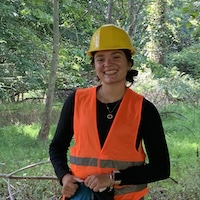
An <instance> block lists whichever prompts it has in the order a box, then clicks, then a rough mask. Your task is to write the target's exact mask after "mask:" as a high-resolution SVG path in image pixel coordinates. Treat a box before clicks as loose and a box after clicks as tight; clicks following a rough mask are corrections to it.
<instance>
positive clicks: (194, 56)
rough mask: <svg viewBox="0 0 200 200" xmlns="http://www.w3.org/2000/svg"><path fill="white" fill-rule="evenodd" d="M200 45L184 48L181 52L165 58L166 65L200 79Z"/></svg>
mask: <svg viewBox="0 0 200 200" xmlns="http://www.w3.org/2000/svg"><path fill="white" fill-rule="evenodd" d="M199 49H200V43H199V44H194V45H192V46H190V47H187V48H184V49H183V50H182V51H180V52H175V53H170V54H169V55H168V56H166V58H165V65H166V66H168V67H174V66H176V67H177V68H178V69H179V70H180V71H181V72H184V73H186V74H190V75H191V76H192V77H193V78H195V79H199V78H200V59H199V58H200V51H199Z"/></svg>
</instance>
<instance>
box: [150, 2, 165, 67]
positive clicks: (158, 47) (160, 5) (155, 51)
mask: <svg viewBox="0 0 200 200" xmlns="http://www.w3.org/2000/svg"><path fill="white" fill-rule="evenodd" d="M165 6H166V5H165V0H156V1H154V2H152V3H151V9H150V13H149V18H150V19H151V20H150V25H149V28H148V29H149V33H150V34H149V35H150V42H149V44H148V57H149V58H150V60H153V61H155V62H156V63H158V64H162V63H163V53H164V52H163V51H164V43H165V37H164V35H165V33H164V32H165V14H166V13H165V12H166V11H165Z"/></svg>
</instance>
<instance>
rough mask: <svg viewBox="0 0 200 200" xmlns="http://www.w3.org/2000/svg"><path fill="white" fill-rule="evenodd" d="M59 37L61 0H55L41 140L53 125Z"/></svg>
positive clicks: (46, 136)
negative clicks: (50, 56) (51, 50)
mask: <svg viewBox="0 0 200 200" xmlns="http://www.w3.org/2000/svg"><path fill="white" fill-rule="evenodd" d="M59 39H60V33H59V0H54V1H53V53H52V60H51V69H50V76H49V84H48V91H47V99H46V105H45V110H44V113H43V119H42V125H41V129H40V132H39V135H38V139H41V140H46V139H47V138H48V136H49V130H50V125H51V116H52V105H53V99H54V89H55V81H56V71H57V67H58V51H59Z"/></svg>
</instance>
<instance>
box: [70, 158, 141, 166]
mask: <svg viewBox="0 0 200 200" xmlns="http://www.w3.org/2000/svg"><path fill="white" fill-rule="evenodd" d="M70 163H71V164H75V165H81V166H87V167H89V166H93V167H98V159H97V158H80V157H75V156H70ZM143 164H144V162H127V161H119V160H100V161H99V167H101V168H115V169H126V168H128V167H133V166H141V165H143Z"/></svg>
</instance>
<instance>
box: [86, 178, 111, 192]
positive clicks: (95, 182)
mask: <svg viewBox="0 0 200 200" xmlns="http://www.w3.org/2000/svg"><path fill="white" fill-rule="evenodd" d="M84 184H85V186H87V187H89V188H90V189H92V190H93V191H94V192H98V191H99V190H100V189H102V188H107V187H110V186H111V185H112V180H111V179H110V175H109V174H94V175H90V176H88V177H87V178H86V179H85V180H84Z"/></svg>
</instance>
